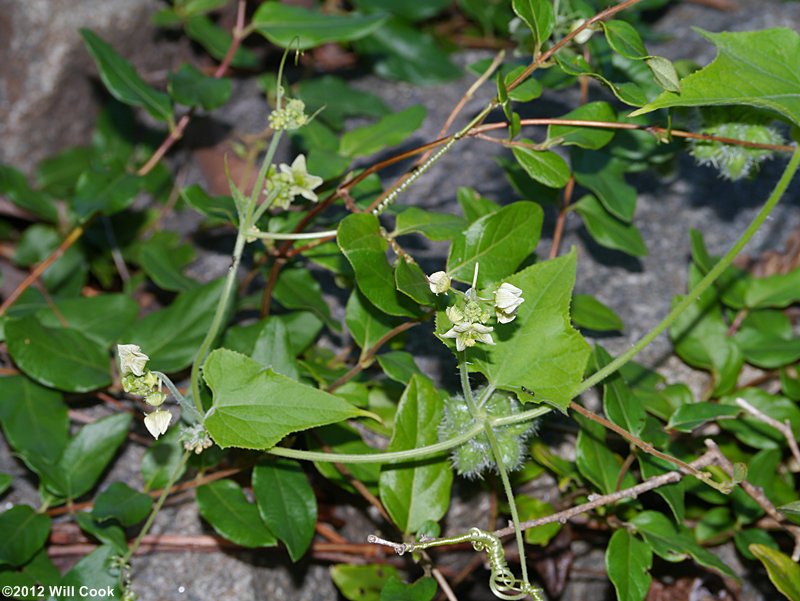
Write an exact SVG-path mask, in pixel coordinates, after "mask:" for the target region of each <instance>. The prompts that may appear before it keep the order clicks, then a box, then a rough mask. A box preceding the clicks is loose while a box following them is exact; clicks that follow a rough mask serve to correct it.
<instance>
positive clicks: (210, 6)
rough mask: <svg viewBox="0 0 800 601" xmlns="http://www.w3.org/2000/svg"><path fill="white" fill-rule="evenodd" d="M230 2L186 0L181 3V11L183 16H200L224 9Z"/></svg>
mask: <svg viewBox="0 0 800 601" xmlns="http://www.w3.org/2000/svg"><path fill="white" fill-rule="evenodd" d="M228 1H229V0H184V1H183V2H180V3H179V4H180V10H181V14H183V15H187V16H189V15H199V14H204V13H208V12H211V11H212V10H217V9H218V8H222V7H223V6H225V5H226V4H227V3H228Z"/></svg>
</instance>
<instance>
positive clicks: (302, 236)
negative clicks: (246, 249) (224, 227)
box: [247, 230, 336, 240]
mask: <svg viewBox="0 0 800 601" xmlns="http://www.w3.org/2000/svg"><path fill="white" fill-rule="evenodd" d="M247 236H248V238H259V239H263V240H315V239H317V238H335V237H336V230H326V231H323V232H299V233H294V232H293V233H289V234H286V233H281V232H255V231H251V232H248V233H247Z"/></svg>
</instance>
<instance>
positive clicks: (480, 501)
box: [0, 0, 800, 601]
mask: <svg viewBox="0 0 800 601" xmlns="http://www.w3.org/2000/svg"><path fill="white" fill-rule="evenodd" d="M737 4H738V6H739V10H738V11H736V12H730V13H729V12H721V11H717V10H713V9H710V8H705V7H702V6H698V5H696V4H689V3H684V4H679V5H677V6H676V7H674V8H672V9H670V10H669V11H668V12H667V13H666V14H665V15H664V17H663V18H662V19H661V20H659V22H658V23H657V25H656V28H655V29H656V31H657V32H658V33H661V34H667V35H669V36H674V37H671V38H670V39H668V40H666V41H664V42H662V43H659V44H651V45H650V46H649V48H650V49H651V51H652V52H653V53H655V54H661V55H664V56H667V57H669V58H673V59H677V58H692V59H694V60H696V61H698V62H700V63H701V64H705V63H706V62H707V61H709V60H710V59H711V58H712V57H713V48H712V47H711V46H710V45H709V44H707V43H706V42H705V41H704V40H703V39H702V38H701V37H700V36H699V35H698V34H696V33H694V32H692V31H691V30H690V29H689V26H692V25H700V26H702V27H703V28H704V29H707V30H709V31H720V30H723V29H728V30H744V29H758V28H762V27H771V26H778V25H781V26H789V27H794V28H797V27H798V25H799V24H800V3H784V2H780V1H778V0H767V1H758V0H737ZM480 56H482V55H480V54H479V53H476V52H468V53H465V54H463V55H460V56H459V57H458V61H459V62H460V63H462V64H468V63H470V62H472V61H473V60H475V59H477V58H479V57H480ZM470 82H471V79H469V78H465V80H463V81H459V82H455V83H452V84H448V85H444V86H434V87H429V88H415V87H412V86H410V85H407V84H403V83H394V82H385V81H381V80H378V79H377V78H375V77H372V76H364V77H360V78H357V79H356V80H355V81H354V82H353V84H354V85H355V86H356V87H359V88H361V89H364V90H369V91H371V92H374V93H376V94H378V95H380V96H381V97H383V98H384V99H385V100H386V101H387V102H388V103H389V104H390V105H391V106H392V108H393V109H401V108H405V107H407V106H410V105H412V104H423V105H425V106H426V107H427V108H428V118H427V119H426V121H425V124H424V125H423V127H422V129H421V130H420V131H419V132H417V134H416V136H415V137H414V138H413V139H412V140H411V141H410V142H409V144H408V145H409V146H411V145H414V144H416V143H419V142H423V141H427V140H430V139H433V138H434V137H435V135H436V132H437V131H438V129H439V127H440V125H441V124H442V123H443V122H444V120H445V118H446V116H447V114H448V113H449V111H450V108H451V107H452V106H453V105H454V104H455V103H456V102H457V101H458V99H459V98H460V97H461V95H462V93H463V91H464V90H465V89H466V87H468V85H469V84H470ZM490 95H491V89H490V88H489V87H485V88H484V89H482V90H480V91H479V93H478V94H477V96H476V98H475V99H474V100H473V101H472V102H471V103H470V104H469V105H468V106H467V107H466V109H465V111H464V113H463V119H465V120H466V119H467V118H469V117H470V116H471V115H472V114H474V113H475V112H477V110H479V108H480V107H482V106H483V105H484V104H485V102H486V101H487V100H488V99H489V97H490ZM573 101H574V98H569V97H567V98H566V99H565V98H564V97H563V96H562V97H558V96H553V95H547V96H546V97H545V98H544V99H543V101H542V102H541V103H539V105H540V107H541V108H537V109H536V110H537V112H538V114H539V115H541V116H556V115H559V114H563V113H564V112H566V111H567V110H569V109H570V108H571V107H572V106H574V105H572V106H571V105H570V103H572V102H573ZM221 118H222V119H223V120H227V121H228V122H229V123H230V124H235V127H236V128H237V130H239V131H258V130H260V129H261V128H262V126H263V123H265V121H266V110H265V107H264V106H263V101H262V99H261V96H260V95H259V93H258V91H257V90H256V89H255V88H254V87H251V86H240V89H239V90H238V95H237V98H236V100H235V101H234V102H233V104H232V106H231V107H229V108H226V109H225V112H224V113H223V115H222V116H221ZM502 153H503V151H501V150H499V149H498V147H496V146H494V145H487V144H485V143H482V142H479V141H465V142H462V143H461V144H460V145H459V146H458V147H457V149H456V150H455V151H453V152H451V153H449V154H448V155H446V156H445V157H444V158H443V159H442V160H441V161H440V162H439V163H438V164H437V165H436V166H434V168H432V169H431V170H430V172H429V173H428V174H427V175H426V176H425V177H423V178H421V179H420V180H418V181H417V182H416V183H415V184H414V185H413V186H412V187H411V188H410V190H409V192H408V193H407V194H406V195H405V196H403V197H402V198H401V200H400V201H399V202H400V203H401V204H405V205H412V204H413V205H417V206H423V207H427V208H436V209H439V210H444V211H457V205H456V203H455V190H456V189H457V187H458V186H472V187H475V188H476V189H477V190H478V191H479V192H480V193H482V194H483V195H485V196H488V197H490V198H494V199H496V200H499V201H501V202H508V201H510V200H511V199H514V198H515V195H514V193H513V192H512V191H511V190H510V189H509V187H508V184H507V183H506V181H505V179H504V178H503V177H502V175H501V174H500V171H499V169H498V168H497V166H496V164H495V162H494V160H493V159H494V157H496V156H499V155H501V154H502ZM781 168H782V165H781V163H780V162H778V161H775V162H772V163H769V164H767V165H766V167H765V169H764V170H763V173H762V175H761V176H760V177H759V178H758V179H757V180H756V181H752V182H738V183H735V184H732V183H729V182H726V181H723V180H721V179H719V178H718V177H717V175H716V172H714V171H712V170H710V169H705V168H698V167H695V166H694V165H693V164H692V163H691V161H690V160H686V159H683V160H681V161H680V162H679V165H678V170H677V173H676V174H675V175H674V176H672V177H670V178H668V179H666V180H655V179H653V178H651V177H649V176H635V177H632V178H630V181H631V183H633V184H634V185H635V186H636V187H637V189H638V190H639V198H638V209H637V214H636V224H637V225H638V226H639V228H640V229H641V231H642V235H643V237H644V239H645V242H646V244H647V247H648V249H649V254H648V255H647V256H646V257H644V258H642V259H641V260H636V259H632V258H630V257H627V256H625V255H622V254H621V253H616V252H613V251H608V250H605V249H602V248H600V247H598V246H597V245H595V244H594V243H592V242H591V241H590V240H589V238H588V236H587V235H586V232H585V231H584V229H583V227H582V225H581V224H580V219H579V218H578V217H577V216H575V215H571V216H570V218H569V219H568V220H567V228H566V232H565V238H564V242H563V247H562V248H568V247H569V246H571V245H574V246H576V247H577V249H578V254H579V264H578V265H579V266H578V279H577V291H578V292H591V293H592V294H595V295H596V296H597V297H598V298H599V299H601V300H603V301H604V302H606V303H607V304H609V305H610V306H611V307H613V308H614V309H615V310H616V311H617V312H618V313H619V314H620V315H622V316H623V317H624V320H625V323H626V330H625V332H623V334H622V335H620V336H616V337H608V338H604V339H603V340H602V342H603V344H604V345H605V346H606V348H607V349H608V350H609V351H610V352H612V353H618V352H620V351H622V350H624V349H626V348H628V347H629V345H631V344H632V343H633V342H634V341H636V340H637V339H638V338H639V337H640V336H641V335H642V334H644V333H645V332H647V331H648V330H649V329H650V328H651V327H652V326H654V325H655V324H656V323H657V322H658V321H659V320H660V319H661V317H663V315H664V314H665V313H666V312H667V311H668V310H669V308H670V303H671V300H672V298H673V297H674V295H676V294H680V293H683V292H684V291H685V281H686V276H685V274H686V268H687V259H688V256H689V242H688V231H689V229H690V228H699V229H701V231H702V232H703V234H704V236H705V239H706V242H707V244H708V246H709V249H710V251H711V252H712V253H716V254H721V253H723V252H724V251H725V250H726V249H727V248H728V247H729V246H730V244H731V243H732V242H733V241H734V240H735V239H736V238H737V236H738V235H739V234H740V232H741V231H742V230H743V229H744V228H745V227H746V225H747V224H748V223H749V221H750V220H751V219H752V217H753V215H754V214H755V212H756V211H757V210H758V208H759V206H760V204H761V203H762V202H763V200H764V199H765V198H766V196H767V194H768V193H769V190H770V187H771V185H772V183H773V182H774V181H775V180H776V179H777V177H778V175H779V174H780V171H781ZM390 176H391V174H389V177H387V181H389V180H390V179H391V177H390ZM196 177H198V172H197V171H195V170H194V168H193V170H192V171H190V173H189V180H190V181H191V180H192V179H195V178H196ZM799 193H800V188H799V187H798V185H797V184H795V185H794V186H793V187H792V188H791V190H790V193H789V194H788V195H787V196H786V199H785V201H784V202H783V203H782V205H781V206H779V207H778V209H776V212H775V214H774V215H773V217H771V218H770V220H769V221H768V223H767V224H765V227H764V228H763V229H762V231H761V232H759V234H758V235H757V236H756V238H755V239H754V240H753V241H752V242H751V244H750V246H749V247H748V249H747V252H749V253H752V254H757V253H759V252H761V251H763V250H765V249H780V248H781V247H782V244H783V241H784V240H785V238H786V236H787V235H788V233H789V232H790V231H792V230H793V229H794V228H796V227H798V226H800V210H798V209H799V208H800V194H799ZM548 218H549V219H550V223H552V218H553V216H552V215H550V216H549V217H548ZM193 223H194V221H193V220H192V219H191V218H190V217H187V216H176V217H174V218H173V219H172V222H171V223H168V227H172V226H175V227H176V229H179V230H181V231H187V230H189V229H191V227H192V224H193ZM217 242H219V245H217V244H214V245H213V246H211V247H210V248H212V250H213V248H216V247H217V246H219V248H221V249H223V250H222V254H218V253H215V252H213V251H209V252H205V253H203V255H202V258H201V260H200V261H199V262H198V263H197V264H196V265H195V266H193V268H192V271H193V272H194V273H203V274H205V276H206V277H216V275H217V274H221V273H223V272H224V270H225V269H226V268H227V265H228V259H227V257H226V256H225V254H224V252H227V251H225V250H224V249H225V248H227V246H226V243H227V242H229V241H227V240H223V241H217ZM542 244H543V246H542V248H548V247H549V243H548V241H547V240H545V241H543V243H542ZM445 252H446V248H445V247H444V246H442V245H431V246H429V247H425V248H423V249H421V250H420V252H419V253H418V256H419V257H420V261H421V263H422V264H423V267H425V268H429V269H428V271H434V270H435V267H436V266H437V265H441V264H442V262H443V261H444V257H445ZM418 339H419V340H428V338H427V337H426V336H422V335H420V336H419V338H418ZM410 342H411V347H412V349H413V351H414V353H415V356H416V357H417V359H418V361H419V363H420V365H421V367H423V369H424V370H425V371H426V372H427V373H429V374H430V375H431V376H432V377H434V378H436V379H437V380H438V381H444V382H448V381H450V378H451V377H452V372H453V370H454V365H451V364H449V363H443V360H442V358H443V355H442V354H441V353H438V352H436V350H431V349H432V348H433V347H435V346H436V345H430V344H428V343H427V342H425V343H418V344H415V343H414V341H413V340H412V341H410ZM437 348H438V347H437ZM669 348H670V347H669V343H668V341H667V340H666V338H664V337H663V336H662V337H661V338H659V339H658V340H656V341H655V342H654V343H653V344H652V345H651V346H650V347H649V348H648V349H646V350H645V351H644V353H642V355H641V356H640V357H639V359H640V360H641V361H643V362H644V363H646V364H648V365H652V366H658V367H659V369H660V370H661V371H662V373H663V374H664V375H666V376H667V377H668V378H669V379H671V380H678V379H681V380H686V379H687V378H688V379H689V380H690V381H691V382H693V383H694V385H696V386H700V385H702V382H703V378H704V377H703V376H702V375H697V374H694V373H691V372H690V371H689V370H687V369H686V368H685V367H683V366H682V365H681V364H680V363H679V362H677V361H676V360H674V359H672V360H670V359H668V355H669ZM450 361H451V360H450ZM563 424H565V425H568V424H567V422H563ZM550 436H551V437H552V441H553V444H554V445H561V446H562V447H563V446H565V444H564V440H565V439H564V438H560V437H559V436H557V435H550ZM567 440H568V439H567ZM141 452H142V451H141V447H139V446H138V445H135V444H127V446H126V447H125V448H124V450H123V455H122V457H121V458H120V459H118V460H117V462H116V463H115V465H114V467H113V469H112V470H111V472H110V473H109V474H108V475H107V478H106V481H107V482H112V481H117V480H122V481H125V482H128V483H130V484H131V485H133V486H137V487H140V486H141V479H140V476H139V475H138V465H139V460H140V457H141ZM0 471H4V472H10V473H13V474H15V475H18V476H22V475H24V473H25V470H24V469H23V468H22V466H21V464H20V463H19V462H17V461H16V460H15V459H13V457H12V456H11V454H10V453H9V450H8V449H7V447H6V446H5V443H4V441H3V443H2V444H0ZM20 480H21V479H18V480H16V482H15V487H14V490H13V492H12V493H11V494H10V495H9V496H8V497H7V498H6V501H7V502H25V501H32V500H33V499H35V488H34V487H35V483H34V482H32V481H26V480H23V481H20ZM537 486H539V487H540V488H539V493H540V494H541V495H542V496H548V495H552V494H553V483H552V481H550V480H547V479H545V480H542V481H537ZM456 490H457V500H456V501H455V502H454V506H453V509H452V511H451V514H450V516H449V518H448V521H447V524H446V529H447V530H448V531H452V532H456V531H459V530H461V529H463V528H465V527H469V526H471V525H473V523H474V522H473V520H474V516H476V515H478V516H483V515H485V514H486V512H487V509H488V505H487V503H488V501H487V498H486V496H485V495H478V496H475V495H470V494H468V492H467V489H466V488H465V487H464V486H457V488H456ZM331 494H336V493H333V492H332V491H331ZM338 494H340V495H343V496H344V493H338ZM342 501H343V503H344V505H343V506H342V508H341V510H337V511H340V513H339V517H341V518H342V519H344V520H345V521H346V523H347V526H346V535H347V536H348V537H349V538H350V539H351V540H358V539H359V538H363V537H366V534H367V533H368V532H370V531H372V529H373V528H374V525H373V524H371V523H370V522H369V521H368V520H367V519H365V517H364V512H363V511H357V510H355V509H353V508H352V507H350V506H349V505H348V504H350V503H352V504H353V505H355V506H356V507H361V505H360V503H359V500H358V499H354V498H351V497H348V498H346V499H344V498H343V499H342ZM207 531H208V529H207V526H205V525H204V524H203V523H202V522H201V520H200V519H199V517H198V516H197V513H196V509H195V506H194V504H193V503H183V504H179V505H177V506H174V507H167V508H166V509H165V510H164V511H162V513H161V514H160V515H159V516H158V519H157V521H156V524H155V527H154V533H173V534H176V533H181V534H194V533H203V532H207ZM578 547H581V545H578ZM582 549H583V551H581V553H583V554H581V555H580V557H579V558H578V560H577V561H576V564H575V565H576V571H575V573H574V576H573V578H572V580H571V582H570V583H569V585H568V586H567V589H566V592H565V594H564V596H563V597H562V598H563V599H565V600H568V601H585V600H587V599H591V600H593V601H594V600H597V601H601V600H602V599H605V598H608V597H607V596H608V594H609V591H608V588H607V586H606V585H605V584H604V582H605V580H604V579H603V578H601V577H600V576H599V575H598V573H602V566H603V565H604V563H603V557H602V552H598V551H593V550H591V549H590V547H589V545H587V544H583V545H582ZM578 550H579V551H580V549H578ZM722 552H723V553H725V554H726V557H732V556H733V554H732V553H731V552H730V549H723V551H722ZM731 561H732V565H734V566H735V565H736V559H735V558H733V559H732V560H731ZM739 567H740V569H741V570H742V571H743V570H744V567H741V566H739ZM690 569H691V567H690V565H689V564H688V563H684V564H677V565H675V566H674V570H672V571H671V573H672V575H673V576H674V577H678V576H680V575H682V574H684V573H687V574H688V572H686V571H687V570H690ZM691 574H695V572H691ZM134 578H135V588H136V591H137V592H138V593H139V594H140V595H141V598H142V599H144V600H147V601H149V600H158V601H162V600H163V601H207V600H212V599H214V600H216V599H238V600H241V601H250V600H253V601H256V600H258V601H261V600H269V601H273V600H275V601H284V600H286V601H288V600H290V599H291V600H293V601H294V600H297V601H334V600H336V599H339V597H338V596H337V592H336V590H335V588H334V586H333V584H332V583H331V581H330V578H329V576H328V567H327V565H325V564H314V563H307V562H301V564H299V566H294V567H293V566H291V565H290V564H289V563H288V561H287V560H286V559H285V558H284V556H283V554H281V553H280V552H275V551H270V550H268V551H263V552H261V551H259V552H247V553H241V552H235V553H234V552H231V553H214V554H207V553H181V554H177V555H167V554H159V555H149V556H143V557H140V558H137V559H136V561H135V563H134ZM481 586H482V585H481ZM765 590H768V589H765ZM458 592H459V599H461V601H468V600H479V599H480V600H484V599H490V598H491V596H490V594H489V592H488V590H487V589H485V588H475V589H474V590H459V591H458ZM769 595H770V593H767V594H766V596H765V595H764V594H763V593H759V592H758V591H757V590H756V589H755V588H754V586H753V585H751V584H745V587H744V590H743V592H742V596H741V597H740V599H742V600H743V601H756V600H760V599H769V598H774V593H773V597H770V596H769ZM686 598H687V599H688V598H691V599H698V600H699V599H712V598H713V599H722V597H716V596H713V597H712V596H703V588H702V587H699V588H698V589H697V591H696V593H693V596H691V597H686Z"/></svg>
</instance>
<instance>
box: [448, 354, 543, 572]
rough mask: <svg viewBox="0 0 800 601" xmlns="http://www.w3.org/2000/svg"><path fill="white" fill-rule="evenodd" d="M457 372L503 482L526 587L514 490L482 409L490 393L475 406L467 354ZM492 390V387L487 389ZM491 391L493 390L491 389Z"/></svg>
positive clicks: (459, 359) (526, 566)
mask: <svg viewBox="0 0 800 601" xmlns="http://www.w3.org/2000/svg"><path fill="white" fill-rule="evenodd" d="M458 372H459V375H460V376H461V388H462V389H463V391H464V400H465V401H466V402H467V407H468V408H469V412H470V413H471V414H472V417H473V418H475V421H476V422H479V423H481V424H483V431H484V434H485V435H486V440H488V441H489V446H490V447H491V449H492V455H494V461H495V464H496V465H497V472H498V473H499V474H500V480H501V481H502V482H503V490H504V491H505V493H506V500H507V501H508V507H509V509H510V510H511V521H512V522H513V523H514V535H515V537H516V539H517V549H518V551H519V565H520V569H521V570H522V582H523V584H524V585H528V584H529V581H528V565H527V563H526V561H525V542H524V541H523V540H522V530H520V527H519V513H518V512H517V504H516V502H515V501H514V490H513V489H512V488H511V481H510V480H509V479H508V470H506V466H505V462H504V461H503V454H502V451H501V450H500V445H499V444H498V443H497V437H496V436H495V435H494V430H493V425H492V424H491V423H490V422H489V420H488V416H487V415H486V413H485V411H484V410H483V407H484V405H485V403H486V400H487V399H488V397H489V396H490V395H491V394H492V393H491V392H488V395H487V393H484V394H483V396H482V397H481V406H480V409H479V408H478V406H477V405H476V404H475V399H474V397H473V396H472V387H471V386H470V383H469V373H468V372H467V353H466V351H460V352H459V353H458ZM489 388H490V389H492V387H489ZM492 390H493V389H492Z"/></svg>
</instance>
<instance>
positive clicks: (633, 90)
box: [556, 51, 647, 107]
mask: <svg viewBox="0 0 800 601" xmlns="http://www.w3.org/2000/svg"><path fill="white" fill-rule="evenodd" d="M556 62H557V63H558V66H559V67H561V69H562V70H563V71H564V72H565V73H567V74H568V75H575V76H578V75H586V76H588V77H592V78H593V79H596V80H598V81H600V82H602V83H604V84H605V85H606V86H608V89H609V90H611V93H612V94H614V96H616V97H617V99H619V100H620V101H621V102H624V103H625V104H628V105H630V106H637V107H638V106H642V105H644V104H646V103H647V95H646V94H645V91H644V90H643V89H642V88H641V86H639V85H638V84H636V83H634V82H632V81H626V82H623V83H615V82H612V81H609V80H608V79H606V78H605V77H604V76H603V75H600V74H599V73H595V72H594V71H593V70H592V67H591V65H589V63H588V62H586V59H584V58H583V56H582V55H580V54H576V53H570V52H568V51H566V52H565V51H562V52H559V53H558V54H557V55H556Z"/></svg>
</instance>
